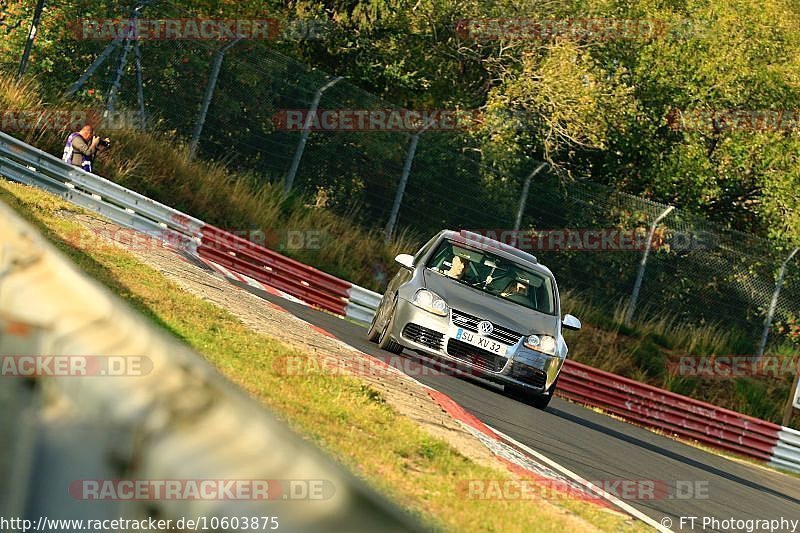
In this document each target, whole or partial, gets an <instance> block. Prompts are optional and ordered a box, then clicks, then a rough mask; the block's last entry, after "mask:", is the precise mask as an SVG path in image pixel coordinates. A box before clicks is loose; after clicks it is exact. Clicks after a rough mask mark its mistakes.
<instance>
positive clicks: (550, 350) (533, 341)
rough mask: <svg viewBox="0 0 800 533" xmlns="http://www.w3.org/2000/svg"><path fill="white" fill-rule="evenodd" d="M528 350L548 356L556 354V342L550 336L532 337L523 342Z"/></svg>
mask: <svg viewBox="0 0 800 533" xmlns="http://www.w3.org/2000/svg"><path fill="white" fill-rule="evenodd" d="M523 344H524V345H525V347H526V348H530V349H531V350H536V351H537V352H542V353H546V354H548V355H555V354H556V340H555V339H554V338H553V337H551V336H550V335H530V336H528V338H526V339H525V342H523Z"/></svg>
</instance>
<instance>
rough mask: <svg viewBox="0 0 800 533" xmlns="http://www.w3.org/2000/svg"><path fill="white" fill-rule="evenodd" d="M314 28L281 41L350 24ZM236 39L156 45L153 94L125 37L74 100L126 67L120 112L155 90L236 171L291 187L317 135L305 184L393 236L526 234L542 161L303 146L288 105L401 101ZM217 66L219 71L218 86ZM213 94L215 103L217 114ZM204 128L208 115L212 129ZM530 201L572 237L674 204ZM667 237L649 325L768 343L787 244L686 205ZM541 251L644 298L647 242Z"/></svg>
mask: <svg viewBox="0 0 800 533" xmlns="http://www.w3.org/2000/svg"><path fill="white" fill-rule="evenodd" d="M109 15H111V14H109ZM145 15H146V16H147V17H149V18H156V17H186V16H189V15H191V14H189V13H187V12H186V11H184V10H182V9H181V8H178V7H176V6H174V5H172V4H170V3H168V2H161V3H158V5H157V6H155V5H153V6H148V7H147V8H145V9H144V10H143V11H142V16H145ZM116 16H119V13H117V14H116ZM302 27H303V28H304V29H305V30H309V31H305V32H297V31H295V32H294V33H291V32H289V33H286V32H284V33H283V34H282V35H283V39H287V40H289V39H292V40H293V39H298V38H299V39H305V42H304V44H303V46H307V47H309V48H310V47H315V46H320V45H319V44H318V42H317V41H315V40H314V31H336V30H335V29H334V28H331V27H325V26H315V25H314V24H313V23H308V21H306V22H305V23H304V25H303V26H302ZM230 44H231V43H230V42H221V41H215V40H205V41H204V40H177V41H148V42H142V43H141V44H140V52H141V73H142V76H141V77H142V79H143V83H142V86H141V87H139V86H138V83H137V75H136V69H137V67H136V64H135V62H134V61H133V60H132V57H133V54H128V55H127V62H126V61H123V60H122V57H123V55H124V54H123V50H124V48H125V46H124V43H122V44H120V45H119V46H117V47H116V50H115V51H114V52H113V53H111V54H110V55H109V56H108V60H107V61H106V62H105V63H104V64H103V65H101V66H100V67H99V68H97V69H96V70H95V71H94V72H93V73H92V75H91V77H89V79H88V81H87V83H86V84H85V85H84V86H82V87H81V88H80V89H79V90H78V92H77V93H76V95H75V97H76V98H78V99H84V100H86V99H95V101H96V99H97V98H98V95H102V97H103V98H106V99H107V95H109V94H110V93H111V92H113V91H112V88H113V87H114V85H115V79H116V77H117V74H116V73H117V72H122V73H123V76H122V78H121V79H120V84H119V91H118V92H117V93H116V96H115V98H116V99H117V102H115V104H116V105H118V106H120V107H125V108H128V109H133V110H136V109H139V107H140V102H139V100H138V96H137V95H138V94H139V89H141V93H142V94H143V96H144V101H143V102H141V103H143V110H144V114H145V115H146V117H147V120H148V122H150V123H151V124H155V123H157V124H159V128H158V129H157V130H156V131H164V130H165V129H166V130H172V131H174V132H176V134H177V137H178V138H182V139H185V140H186V142H191V139H192V138H193V137H195V139H196V143H197V153H198V155H199V156H202V157H204V158H207V159H211V160H217V161H221V162H224V163H225V165H226V166H227V167H228V168H230V169H231V170H235V171H238V172H242V173H245V174H248V175H252V176H254V177H255V179H256V180H259V181H261V182H276V183H277V182H283V181H284V180H285V179H286V177H287V174H289V172H290V169H291V168H292V165H293V161H294V160H296V159H297V158H298V147H299V146H300V145H301V144H303V142H304V143H305V144H304V150H303V152H302V157H300V158H299V160H298V161H297V166H296V168H297V172H296V177H295V178H294V182H293V190H294V191H296V192H298V193H300V194H302V195H305V196H306V197H308V198H309V199H310V201H311V202H312V203H314V204H315V205H318V206H325V207H327V208H329V209H331V210H333V211H335V212H337V213H340V214H342V215H345V216H350V217H352V218H353V219H354V221H355V222H356V223H357V224H359V225H360V226H362V227H364V228H367V229H381V230H384V231H386V232H387V233H391V231H392V230H393V229H394V226H393V221H392V212H393V207H394V208H395V210H396V214H397V220H396V224H397V226H396V227H399V228H405V229H408V230H410V231H411V232H412V234H415V235H419V236H420V239H422V238H427V236H429V235H431V234H433V233H434V232H436V231H438V230H439V229H441V228H443V227H448V228H471V229H478V230H487V231H497V230H510V229H512V228H514V226H515V220H516V218H517V214H518V209H520V200H521V198H520V196H521V191H522V190H523V183H524V182H525V178H526V175H527V174H529V173H530V172H531V170H532V169H533V167H534V166H535V165H536V164H538V163H537V162H532V163H531V168H529V169H519V171H513V172H510V173H509V172H506V173H504V172H501V171H500V170H498V169H497V168H494V167H492V166H490V165H487V164H485V163H484V162H483V159H482V157H481V153H480V152H479V151H478V150H476V149H475V143H474V142H471V141H472V140H473V139H472V138H471V134H470V131H468V130H461V129H459V128H454V129H448V130H433V129H431V130H429V131H424V132H421V133H419V132H415V131H405V130H404V131H396V130H390V131H355V130H348V129H345V130H338V131H316V130H315V131H310V132H309V133H307V140H305V141H303V137H304V134H303V131H301V130H302V128H300V129H295V130H291V129H285V128H283V127H282V125H281V121H280V120H279V119H280V117H281V116H285V113H286V112H288V111H302V112H304V113H306V112H308V110H309V109H311V108H312V107H313V106H314V104H315V101H316V102H317V105H318V109H319V110H387V109H398V108H397V106H395V105H392V104H391V103H388V102H386V101H383V100H382V99H380V98H379V97H377V96H375V95H373V94H370V93H368V92H366V91H364V90H362V89H360V88H359V87H357V86H356V85H354V84H353V83H350V82H349V81H347V80H346V79H343V80H339V81H336V82H335V83H333V84H332V85H329V86H328V87H326V88H325V90H324V92H319V91H320V89H322V88H323V87H325V86H326V85H328V84H330V83H331V82H332V81H334V80H335V76H333V75H332V74H329V73H326V72H322V71H320V70H318V69H314V68H311V67H309V66H307V65H305V64H303V63H302V62H300V61H297V60H295V59H292V58H289V57H288V56H286V55H284V54H282V53H281V52H280V49H281V46H282V41H281V38H278V39H277V40H272V41H257V40H246V41H241V42H237V43H235V44H233V45H232V46H228V45H230ZM107 45H108V46H113V44H109V42H108V41H97V40H95V41H92V40H83V41H77V42H76V43H75V50H74V51H73V53H72V54H71V58H70V59H71V60H70V61H65V63H64V65H63V69H64V70H65V71H67V72H70V75H72V76H74V79H76V80H77V79H78V78H79V77H80V76H81V74H82V73H84V72H85V69H86V68H87V67H88V66H89V62H90V61H92V60H94V58H96V57H97V56H98V54H100V53H101V51H102V50H103V49H104V48H105V47H106V46H107ZM224 46H227V48H226V49H225V50H224V52H223V51H222V47H224ZM295 48H298V47H295ZM299 49H301V50H302V47H299ZM223 54H224V55H223ZM75 57H83V58H86V62H84V63H82V62H80V61H75V60H74V58H75ZM215 61H218V62H220V65H221V68H220V69H219V76H218V79H217V78H216V77H215V75H214V70H213V65H214V62H215ZM59 68H61V66H60V65H59ZM210 86H211V87H213V92H212V91H210V88H209V87H210ZM65 89H66V87H65ZM204 99H207V100H208V110H207V113H206V114H205V115H203V105H202V104H203V101H204ZM304 116H307V115H304ZM198 123H202V129H201V130H200V129H199V128H198ZM415 133H416V140H415V139H414V137H415ZM414 141H415V142H414ZM165 142H173V141H172V140H171V139H165ZM412 146H414V147H415V148H416V150H415V151H413V150H411V148H412ZM412 152H413V153H412ZM404 178H405V179H404ZM399 188H400V189H401V193H400V194H398V189H399ZM521 207H522V208H523V210H522V217H521V225H520V228H521V229H522V230H536V231H542V230H549V231H553V232H554V231H562V232H563V231H564V230H568V231H567V233H570V232H571V233H577V234H579V235H583V237H582V238H584V239H585V238H586V234H587V232H588V233H591V231H594V232H600V233H601V234H603V235H610V234H612V233H613V231H623V232H624V231H628V232H633V233H634V234H635V235H637V236H639V237H641V236H642V235H645V236H646V235H647V233H648V231H650V226H651V225H652V224H653V223H654V221H656V219H658V218H659V217H660V216H661V215H662V214H664V212H665V210H666V208H667V206H666V205H662V204H659V203H656V202H653V201H650V200H646V199H642V198H637V197H633V196H630V195H627V194H623V193H620V192H616V191H614V190H612V189H609V188H607V187H604V186H602V185H598V184H595V183H591V182H589V181H586V180H580V179H579V180H576V181H572V182H562V181H559V180H558V178H557V177H555V176H552V175H548V174H547V173H546V172H545V173H541V174H539V175H537V176H536V177H535V178H534V179H533V180H532V183H531V184H530V190H529V192H528V195H527V198H526V199H525V200H524V201H523V204H522V206H521ZM612 240H613V239H612ZM583 242H585V241H583ZM653 242H654V246H653V248H652V250H650V253H649V256H648V258H647V263H646V266H645V269H644V275H643V277H642V278H641V288H640V292H639V296H638V300H637V302H636V309H635V317H636V318H637V319H641V318H644V317H647V316H663V315H668V316H672V317H675V319H676V320H680V321H685V322H690V323H693V324H698V325H701V324H711V323H719V324H724V325H726V326H731V327H735V328H737V329H738V330H740V331H741V332H742V333H744V334H745V335H751V336H752V337H753V339H754V342H753V345H754V346H756V345H757V344H758V342H757V341H758V338H759V336H760V335H761V333H762V328H763V325H764V321H765V317H766V316H767V314H768V310H769V308H770V304H771V302H772V300H773V297H774V294H775V288H776V278H777V274H778V272H779V270H780V267H781V265H782V264H783V263H784V261H785V260H786V258H787V257H788V256H789V253H790V252H791V247H788V246H786V247H785V249H784V248H781V247H779V246H778V245H777V244H776V243H772V242H770V241H767V240H765V239H760V238H757V237H755V236H753V235H748V234H743V233H739V232H736V231H731V230H728V229H725V228H723V227H720V226H718V225H715V224H712V223H709V222H708V221H705V220H703V219H702V218H699V217H697V216H693V215H691V214H689V213H686V212H683V211H682V210H677V209H676V210H673V211H671V212H670V213H668V214H666V215H665V216H664V217H663V219H662V220H660V221H659V223H658V224H657V225H656V227H655V230H654V239H653ZM538 244H539V246H538V247H534V250H533V252H534V253H535V254H536V255H537V256H539V258H540V260H541V261H542V262H543V263H544V264H547V265H548V266H549V267H550V268H551V269H552V270H553V271H554V272H555V273H556V275H557V277H558V279H559V283H560V286H561V288H562V290H563V289H569V290H571V291H572V292H574V293H576V294H579V295H580V296H581V297H582V298H583V299H585V300H588V301H590V302H591V303H592V305H593V306H595V307H596V308H597V309H600V310H602V311H604V312H608V313H613V312H615V310H618V309H619V307H620V305H630V299H631V294H632V292H633V288H634V285H635V284H636V278H637V275H639V272H640V270H641V268H642V259H643V255H644V252H645V250H644V249H643V248H642V246H638V245H636V246H630V247H629V248H626V247H625V246H609V247H604V246H601V247H600V249H598V250H593V251H587V250H586V249H575V248H574V247H572V248H570V247H566V248H567V249H559V250H556V249H553V248H552V247H548V246H541V243H538ZM798 261H800V258H798V259H795V260H794V261H791V262H789V263H788V264H787V267H786V275H785V280H784V283H783V288H782V291H781V293H780V296H779V298H778V300H777V304H776V307H775V316H774V320H773V321H772V322H773V323H781V322H785V321H787V320H790V319H792V317H798V316H800V266H798V265H797V262H798Z"/></svg>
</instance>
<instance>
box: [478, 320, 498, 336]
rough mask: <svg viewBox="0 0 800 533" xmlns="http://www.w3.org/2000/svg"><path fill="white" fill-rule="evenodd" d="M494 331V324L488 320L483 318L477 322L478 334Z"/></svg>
mask: <svg viewBox="0 0 800 533" xmlns="http://www.w3.org/2000/svg"><path fill="white" fill-rule="evenodd" d="M492 331H494V326H493V325H492V323H491V322H489V321H488V320H483V321H481V322H478V334H479V335H489V334H491V333H492Z"/></svg>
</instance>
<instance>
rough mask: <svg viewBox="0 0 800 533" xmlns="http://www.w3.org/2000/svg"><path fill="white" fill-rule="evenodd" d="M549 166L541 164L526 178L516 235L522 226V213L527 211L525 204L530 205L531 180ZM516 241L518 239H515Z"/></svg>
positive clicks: (516, 221) (515, 229)
mask: <svg viewBox="0 0 800 533" xmlns="http://www.w3.org/2000/svg"><path fill="white" fill-rule="evenodd" d="M546 166H547V163H541V164H540V165H539V166H538V167H536V168H535V169H534V171H533V172H531V173H530V174H528V177H527V178H525V183H524V184H523V185H522V194H521V195H520V198H519V209H518V210H517V218H516V220H515V221H514V234H515V235H516V233H517V231H519V226H520V224H522V213H523V212H524V211H525V204H527V203H528V191H529V190H530V188H531V180H532V179H533V177H534V176H536V174H538V173H539V172H541V171H542V169H543V168H544V167H546ZM515 240H516V237H515Z"/></svg>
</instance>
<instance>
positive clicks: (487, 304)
mask: <svg viewBox="0 0 800 533" xmlns="http://www.w3.org/2000/svg"><path fill="white" fill-rule="evenodd" d="M423 279H424V281H425V288H427V289H429V290H431V291H433V292H435V293H436V294H438V295H439V296H441V297H442V298H444V301H445V302H447V305H449V306H450V308H451V309H455V310H457V311H462V312H464V313H468V314H470V315H473V316H476V317H479V318H482V319H484V320H489V321H491V322H492V323H494V324H497V325H499V326H503V327H505V328H508V329H511V330H513V331H516V332H517V333H521V334H523V335H533V334H538V335H552V336H554V337H555V336H556V335H557V333H558V317H556V316H552V315H546V314H544V313H539V312H538V311H534V310H533V309H528V308H526V307H524V306H522V305H519V304H516V303H514V302H509V301H506V300H503V299H502V298H498V297H496V296H492V295H490V294H487V293H485V292H482V291H480V290H478V289H474V288H472V287H468V286H467V285H464V284H463V283H459V282H457V281H455V280H452V279H450V278H448V277H446V276H442V275H440V274H436V273H434V272H431V271H430V270H427V269H426V270H424V271H423Z"/></svg>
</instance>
